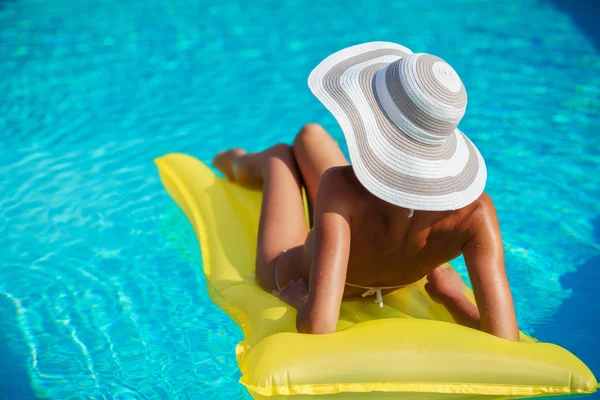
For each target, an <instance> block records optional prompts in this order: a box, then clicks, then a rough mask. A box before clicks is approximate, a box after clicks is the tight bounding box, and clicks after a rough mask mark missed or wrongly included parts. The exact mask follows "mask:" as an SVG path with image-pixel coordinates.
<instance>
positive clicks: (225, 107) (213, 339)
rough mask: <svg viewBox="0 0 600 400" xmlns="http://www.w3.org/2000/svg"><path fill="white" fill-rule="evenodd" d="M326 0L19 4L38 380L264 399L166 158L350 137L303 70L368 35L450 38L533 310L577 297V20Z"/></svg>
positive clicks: (7, 226) (434, 46) (18, 98)
mask: <svg viewBox="0 0 600 400" xmlns="http://www.w3.org/2000/svg"><path fill="white" fill-rule="evenodd" d="M313 3H314V4H311V7H305V6H303V5H301V4H300V2H296V1H288V2H283V3H281V4H278V5H277V7H275V6H272V5H265V4H258V3H252V2H249V1H246V0H242V1H238V2H227V3H223V2H222V1H218V0H207V1H204V2H203V3H202V6H201V7H200V6H198V4H195V3H194V4H192V3H191V2H190V1H189V0H169V1H165V0H149V1H147V2H144V3H141V2H138V1H130V2H120V3H117V2H111V1H104V0H103V1H100V2H86V1H83V2H73V1H67V0H56V1H51V2H44V3H42V2H40V1H39V0H15V1H9V2H5V3H2V6H0V26H2V29H0V54H1V55H2V57H0V76H1V77H2V78H0V92H1V93H2V96H0V138H1V139H2V140H0V154H1V156H0V157H1V158H0V219H2V221H3V223H2V224H0V248H2V249H4V250H5V251H4V252H3V253H0V282H2V283H1V284H0V294H1V295H2V296H4V297H5V298H7V299H9V301H10V302H11V304H12V305H13V306H14V308H13V310H14V314H15V320H16V321H17V326H15V327H14V329H13V330H12V331H11V335H10V337H8V338H7V341H8V342H18V341H20V340H21V341H24V342H25V343H26V348H27V350H24V351H25V352H26V354H23V357H24V358H26V360H27V361H26V362H27V368H28V370H29V374H30V379H31V382H32V385H33V387H34V389H35V390H36V394H38V396H40V397H46V398H53V399H59V398H82V397H81V396H82V395H83V394H85V395H86V396H88V397H93V398H95V399H157V398H160V399H197V398H202V399H223V398H237V399H242V398H249V397H248V396H249V395H248V393H247V391H245V390H244V389H243V388H242V387H241V386H240V385H239V384H238V383H237V380H238V379H239V370H238V368H237V364H236V360H235V354H234V352H235V350H234V349H235V344H236V343H237V341H239V340H240V339H241V333H240V331H239V329H238V328H237V326H235V324H233V322H231V321H230V320H229V319H228V318H227V317H226V316H225V315H224V314H223V313H222V312H220V311H219V310H218V309H217V308H216V307H215V306H214V304H212V302H210V300H209V299H208V295H207V293H206V290H205V286H206V282H205V280H204V276H203V274H202V272H201V267H202V266H201V261H200V257H199V249H198V244H197V242H196V238H195V237H194V234H193V231H192V229H191V227H190V226H189V224H188V222H187V221H186V219H185V218H184V216H183V215H182V214H181V212H180V211H179V210H177V209H176V208H175V206H174V205H173V204H172V201H171V200H170V199H169V198H168V196H167V195H166V193H165V192H164V190H163V188H162V187H161V185H160V182H159V178H158V176H157V174H156V170H155V167H154V165H153V164H152V159H153V158H154V157H157V156H160V155H162V154H164V153H168V152H172V151H183V152H188V153H191V154H193V155H195V156H196V157H198V158H199V159H201V160H203V161H210V159H211V157H212V156H213V154H214V153H215V152H216V151H218V150H221V149H224V148H227V147H231V146H234V145H235V146H238V145H239V146H244V147H246V148H247V149H248V150H250V151H252V150H259V149H262V148H264V147H265V146H267V145H269V144H272V143H274V142H276V141H286V142H290V141H291V140H292V138H293V135H294V134H295V132H296V131H297V129H298V128H299V127H300V126H301V125H302V124H304V123H306V122H309V121H316V122H321V123H322V124H323V125H324V126H325V127H326V128H327V129H328V130H330V131H331V132H332V134H333V135H334V137H335V138H336V139H337V140H339V141H340V142H341V143H343V140H342V134H341V131H340V129H339V127H338V126H337V124H336V123H335V121H334V120H333V118H332V117H331V116H330V115H329V114H328V113H327V112H326V110H324V108H323V107H322V106H320V105H319V104H318V102H317V101H316V100H315V99H314V98H313V97H312V96H311V95H310V93H309V90H308V88H307V87H306V77H307V75H308V72H309V71H310V70H311V68H313V67H314V66H315V65H316V64H317V63H318V61H320V60H321V59H322V58H323V57H324V56H326V55H327V54H329V53H330V52H332V51H334V50H337V49H339V48H341V47H343V46H346V45H350V44H353V43H359V42H364V41H368V40H374V39H375V40H381V39H384V40H392V41H398V42H401V43H403V44H405V45H407V46H408V47H410V48H413V49H414V50H415V51H428V52H432V53H435V54H439V55H440V56H442V57H444V58H445V59H447V60H448V61H449V62H450V63H452V65H453V66H454V67H455V68H456V69H457V70H458V71H459V72H460V74H461V76H462V77H463V80H464V81H465V85H466V87H467V88H468V90H469V109H468V111H467V115H466V117H465V120H464V122H463V123H461V129H463V130H464V131H465V132H466V133H467V134H468V135H469V136H470V137H471V138H472V139H473V140H474V142H475V143H476V144H477V145H478V147H479V148H480V150H481V152H482V154H483V155H484V157H485V158H486V161H487V164H488V172H489V180H488V187H487V190H488V192H490V193H491V194H492V196H493V197H494V199H495V202H496V207H497V210H498V213H499V216H500V220H501V221H500V222H501V225H502V229H503V237H504V241H505V246H506V260H507V268H508V272H509V277H510V279H511V283H512V286H513V290H514V294H515V299H516V305H517V311H518V316H519V321H520V324H521V326H522V327H523V329H525V330H528V331H530V332H535V329H536V327H537V326H539V324H541V323H544V322H545V321H552V320H553V318H554V314H555V312H556V310H557V309H558V307H560V306H561V304H562V303H563V302H564V301H565V300H566V299H568V298H570V296H571V295H572V292H571V291H570V290H565V289H563V287H562V286H561V283H560V278H561V276H563V275H564V274H565V273H568V272H573V271H576V270H577V268H578V267H579V266H581V265H583V264H584V263H585V262H586V261H587V260H590V259H593V257H597V256H598V255H599V254H600V243H598V240H597V238H596V237H595V236H594V234H593V231H594V223H593V221H594V216H595V215H599V214H600V204H599V203H598V201H597V199H598V198H599V197H600V186H599V182H598V180H597V179H592V177H593V175H594V174H597V172H596V171H598V170H600V157H599V156H598V155H599V154H600V142H599V141H597V140H593V138H594V137H595V136H596V133H597V132H598V129H599V128H600V121H599V117H598V115H599V114H600V101H599V100H598V94H599V93H600V91H599V89H598V88H599V87H600V81H599V79H600V78H599V77H600V73H599V71H598V68H600V58H599V54H598V52H597V51H596V50H595V49H594V48H593V46H592V44H591V43H590V41H589V40H587V38H585V37H584V36H582V35H581V34H580V32H579V31H578V30H577V28H576V27H575V26H574V25H573V22H572V20H570V19H569V18H568V16H566V15H563V14H561V13H559V12H558V11H557V10H556V9H554V8H552V7H551V6H550V4H548V3H545V2H539V1H536V0H522V1H508V2H502V4H500V3H499V4H496V3H494V2H485V1H471V2H460V7H457V6H456V3H457V2H456V0H435V2H434V5H435V6H433V7H432V6H431V5H430V4H427V5H426V4H425V3H423V2H422V1H418V0H407V1H404V2H386V4H385V5H383V4H381V6H380V7H376V8H373V7H371V2H370V0H360V1H358V2H355V3H356V4H355V6H354V7H347V5H346V4H344V3H343V2H320V3H318V4H317V3H316V2H313ZM398 15H402V16H405V18H404V17H403V18H402V23H401V24H398ZM332 16H333V17H332ZM199 21H200V22H199ZM306 21H314V22H315V23H311V24H307V23H306ZM423 21H427V25H428V26H444V27H445V28H446V29H444V30H443V31H439V32H438V31H435V30H429V31H424V30H423ZM356 26H360V27H361V29H356ZM456 264H457V266H459V268H461V272H462V273H463V274H465V273H466V271H465V269H464V266H462V267H461V260H458V261H457V262H456ZM590 301H592V299H591V298H590ZM574 332H575V331H574ZM591 334H592V333H590V332H580V334H579V333H569V335H570V336H568V337H566V338H565V340H571V341H577V340H580V339H578V338H581V337H584V336H586V335H587V336H589V335H591ZM578 335H579V336H578ZM588 342H589V341H588ZM588 347H589V349H588V351H589V352H590V354H591V355H592V356H590V358H594V359H595V358H598V359H600V350H599V349H598V348H597V346H596V347H594V346H593V345H590V346H588Z"/></svg>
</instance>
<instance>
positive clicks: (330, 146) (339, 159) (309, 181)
mask: <svg viewBox="0 0 600 400" xmlns="http://www.w3.org/2000/svg"><path fill="white" fill-rule="evenodd" d="M292 149H293V150H294V156H296V162H297V163H298V166H299V167H300V171H301V172H302V179H303V180H304V185H305V187H306V190H307V192H308V197H309V200H310V203H311V206H312V205H313V204H315V199H316V197H317V188H318V187H319V181H320V180H321V176H323V174H324V173H325V171H327V170H328V169H329V168H332V167H338V166H342V165H348V160H346V157H345V156H344V153H342V150H341V149H340V147H339V146H338V144H337V142H336V141H335V140H333V138H332V137H331V135H329V133H327V131H326V130H325V129H323V127H322V126H321V125H319V124H306V125H304V126H303V127H302V129H301V130H300V132H298V134H297V135H296V139H294V144H293V145H292ZM311 208H312V207H311Z"/></svg>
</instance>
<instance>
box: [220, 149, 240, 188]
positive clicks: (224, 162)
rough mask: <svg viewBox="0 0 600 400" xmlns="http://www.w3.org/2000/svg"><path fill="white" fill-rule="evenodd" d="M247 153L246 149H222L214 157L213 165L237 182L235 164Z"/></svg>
mask: <svg viewBox="0 0 600 400" xmlns="http://www.w3.org/2000/svg"><path fill="white" fill-rule="evenodd" d="M245 154H246V150H244V149H231V150H227V151H222V152H220V153H219V154H217V155H216V156H215V158H213V165H214V166H215V167H216V168H217V169H218V170H219V171H221V172H222V173H223V174H224V175H225V176H226V177H227V179H229V180H230V181H232V182H236V181H237V179H236V176H235V172H234V168H233V166H234V164H235V163H236V162H237V161H238V160H239V158H240V157H242V156H243V155H245Z"/></svg>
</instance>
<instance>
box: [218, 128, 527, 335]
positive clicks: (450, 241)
mask: <svg viewBox="0 0 600 400" xmlns="http://www.w3.org/2000/svg"><path fill="white" fill-rule="evenodd" d="M213 163H214V165H215V166H216V167H217V168H218V169H219V170H220V171H222V172H223V173H224V174H225V175H226V176H227V177H228V178H229V179H230V180H232V181H235V182H237V183H239V184H241V185H243V186H245V187H249V188H255V189H262V190H263V193H264V196H263V202H262V209H261V216H260V224H259V232H258V251H257V260H256V279H257V281H258V283H259V284H260V285H261V286H262V287H263V288H264V289H265V290H267V291H269V292H272V293H274V294H275V295H277V296H279V297H280V298H281V299H282V300H283V301H285V302H287V303H288V304H290V305H292V306H293V307H295V308H296V309H297V310H298V314H297V329H298V332H301V333H317V334H318V333H320V334H325V333H331V332H335V330H336V327H337V323H338V319H339V314H340V305H341V302H342V299H343V298H347V297H355V296H359V295H360V294H361V293H363V292H364V289H360V288H354V287H350V286H347V285H346V284H345V283H346V282H348V283H352V284H355V285H361V286H373V287H375V286H399V285H407V284H410V283H413V282H416V281H418V280H420V279H422V278H423V277H427V280H428V282H427V284H426V286H425V288H426V290H427V292H428V293H429V295H430V296H431V297H432V298H433V299H434V300H436V301H438V302H440V303H441V304H443V305H444V306H445V307H446V308H447V309H448V311H449V312H450V314H451V315H452V317H453V318H454V320H455V321H456V322H457V323H459V324H461V325H465V326H468V327H471V328H474V329H480V330H482V331H483V332H487V333H490V334H492V335H495V336H498V337H501V338H504V339H508V340H514V341H516V340H518V339H519V330H518V326H517V320H516V317H515V310H514V305H513V299H512V295H511V291H510V287H509V284H508V280H507V277H506V271H505V266H504V253H503V246H502V238H501V235H500V227H499V224H498V218H497V216H496V210H495V209H494V204H493V202H492V199H491V198H490V197H489V196H488V195H487V194H485V193H483V194H482V195H481V196H480V197H479V198H478V199H477V200H475V201H474V202H473V203H471V204H470V205H468V206H466V207H464V208H461V209H459V210H453V211H418V210H417V211H415V212H414V215H413V216H412V217H410V218H409V210H407V209H405V208H402V207H398V206H395V205H392V204H390V203H387V202H385V201H383V200H381V199H379V198H377V197H375V196H374V195H372V194H371V193H370V192H369V191H367V190H366V189H365V188H364V187H363V186H362V185H361V184H360V183H359V181H358V180H357V178H356V175H355V174H354V172H353V170H352V167H351V166H350V165H349V164H348V161H347V160H346V158H345V156H344V155H343V153H342V151H341V149H340V148H339V146H338V145H337V143H336V142H335V141H334V140H333V139H332V138H331V136H330V135H329V134H328V133H327V132H326V131H325V130H324V129H323V128H322V127H321V126H319V125H317V124H308V125H306V126H304V127H303V128H302V129H301V130H300V132H299V133H298V135H297V136H296V139H295V140H294V143H293V145H292V146H288V145H284V144H278V145H275V146H273V147H271V148H269V149H267V150H265V151H263V152H260V153H246V152H245V151H244V150H241V149H233V150H229V151H226V152H223V153H219V154H218V155H217V156H216V157H215V159H214V160H213ZM303 185H304V187H305V188H306V190H307V192H308V197H309V200H310V207H311V210H312V213H313V216H312V217H313V218H312V222H313V225H314V227H313V228H312V229H309V227H308V226H307V224H306V216H305V214H304V204H303V200H302V186H303ZM461 254H462V255H464V258H465V262H466V265H467V270H468V272H469V277H470V279H471V283H472V285H473V291H474V294H475V300H476V303H477V306H475V305H473V304H472V303H471V302H470V301H469V300H468V299H467V297H466V286H465V284H464V283H463V281H462V279H461V278H460V277H459V276H458V274H457V273H456V272H455V271H454V270H453V269H451V268H446V267H443V266H442V265H443V264H444V263H446V262H448V261H450V260H452V259H454V258H456V257H458V256H460V255H461ZM275 266H277V268H276V272H277V281H278V283H279V286H280V287H281V290H277V286H276V284H275V280H274V268H275ZM384 294H385V291H384Z"/></svg>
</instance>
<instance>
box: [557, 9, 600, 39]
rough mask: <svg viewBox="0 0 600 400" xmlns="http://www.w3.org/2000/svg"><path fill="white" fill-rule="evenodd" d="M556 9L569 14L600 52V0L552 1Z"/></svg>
mask: <svg viewBox="0 0 600 400" xmlns="http://www.w3.org/2000/svg"><path fill="white" fill-rule="evenodd" d="M551 2H552V3H553V4H555V5H556V7H557V8H558V9H559V10H561V11H563V12H565V13H567V14H568V15H569V16H570V17H571V19H572V20H573V21H574V22H575V24H577V26H578V27H579V29H581V31H582V32H583V33H584V34H585V35H587V36H588V37H589V38H590V40H591V41H592V43H593V44H594V46H595V47H596V49H598V50H600V23H598V19H599V18H600V1H598V0H551Z"/></svg>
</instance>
